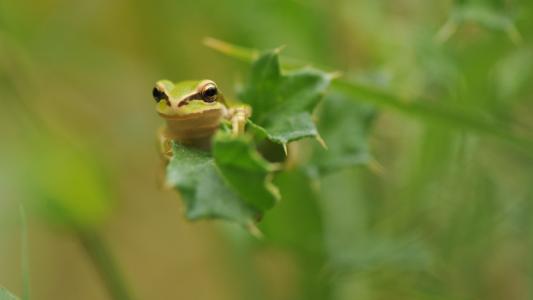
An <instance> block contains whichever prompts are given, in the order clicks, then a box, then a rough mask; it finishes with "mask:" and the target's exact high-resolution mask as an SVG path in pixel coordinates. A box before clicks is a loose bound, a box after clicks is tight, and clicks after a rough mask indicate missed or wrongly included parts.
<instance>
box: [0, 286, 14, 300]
mask: <svg viewBox="0 0 533 300" xmlns="http://www.w3.org/2000/svg"><path fill="white" fill-rule="evenodd" d="M0 300H18V298H17V297H16V296H15V295H13V294H11V293H10V292H9V291H8V290H6V289H5V288H3V287H0Z"/></svg>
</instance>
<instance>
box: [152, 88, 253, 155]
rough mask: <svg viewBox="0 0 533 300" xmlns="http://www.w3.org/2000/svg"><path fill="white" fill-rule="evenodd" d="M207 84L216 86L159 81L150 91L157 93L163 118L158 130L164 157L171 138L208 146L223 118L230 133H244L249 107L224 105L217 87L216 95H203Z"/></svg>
mask: <svg viewBox="0 0 533 300" xmlns="http://www.w3.org/2000/svg"><path fill="white" fill-rule="evenodd" d="M208 87H215V88H216V84H215V83H214V82H213V81H211V80H198V81H182V82H178V83H172V82H171V81H168V80H160V81H158V82H157V83H156V85H155V88H154V91H155V90H157V92H158V93H159V97H158V98H159V99H156V100H158V103H157V105H156V111H157V112H158V114H159V115H160V116H161V117H163V118H164V119H165V120H166V125H165V127H164V128H162V129H161V130H160V133H159V140H160V146H161V152H162V154H163V156H164V157H166V158H170V157H171V156H172V150H171V146H170V145H171V143H170V141H172V140H174V141H177V142H180V143H182V144H185V145H189V146H192V147H196V148H201V149H206V150H207V149H209V148H210V144H211V143H210V141H211V137H212V135H213V134H214V132H215V131H216V129H217V128H218V127H219V124H220V122H221V121H222V120H224V119H225V120H228V121H229V122H230V123H231V125H232V131H233V134H234V135H239V134H242V133H243V132H244V125H245V123H246V120H247V119H248V118H249V117H250V108H249V107H247V106H242V105H241V106H235V107H231V108H228V107H227V105H226V102H225V100H224V96H223V95H222V93H221V92H220V91H218V88H216V90H217V93H216V95H214V96H211V97H207V96H206V95H207V94H205V91H206V89H207V88H208Z"/></svg>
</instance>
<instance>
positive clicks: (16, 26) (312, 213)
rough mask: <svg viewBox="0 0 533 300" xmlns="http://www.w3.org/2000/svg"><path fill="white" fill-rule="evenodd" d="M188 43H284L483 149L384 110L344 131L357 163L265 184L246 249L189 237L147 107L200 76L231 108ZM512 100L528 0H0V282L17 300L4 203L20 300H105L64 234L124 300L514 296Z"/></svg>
mask: <svg viewBox="0 0 533 300" xmlns="http://www.w3.org/2000/svg"><path fill="white" fill-rule="evenodd" d="M208 36H211V37H216V38H219V39H222V40H226V41H229V42H232V43H236V44H239V45H243V46H246V47H251V48H257V49H269V48H274V47H278V46H280V45H285V46H286V48H285V49H284V52H283V54H286V55H288V56H291V57H295V58H298V59H300V60H302V61H307V62H310V63H311V64H313V65H318V66H327V67H328V68H329V69H334V70H339V71H342V72H343V73H344V74H345V76H346V77H348V78H354V79H355V80H358V81H360V82H370V83H373V84H377V85H379V86H381V87H383V88H385V89H387V90H389V91H390V92H391V93H393V94H394V95H397V96H398V97H402V98H405V99H414V98H416V97H418V96H423V97H424V99H429V100H427V101H432V102H435V103H441V104H442V103H444V104H446V105H449V106H451V107H454V108H456V109H458V110H461V111H468V112H473V113H475V115H478V116H479V118H480V119H483V118H485V117H487V116H490V117H491V118H493V119H496V120H498V122H500V123H501V131H502V132H501V133H500V134H499V136H500V137H499V138H497V137H489V136H484V135H478V134H476V133H473V132H470V131H468V130H465V129H464V128H459V129H458V128H457V126H453V123H454V121H455V120H453V119H452V120H448V122H441V121H442V120H441V121H437V120H433V119H431V118H425V116H417V115H416V114H417V112H414V113H411V114H402V113H399V112H397V111H395V110H388V109H386V108H385V109H382V108H379V109H377V110H376V111H375V113H373V114H371V117H368V116H366V115H365V117H363V116H361V115H358V114H354V115H353V116H347V117H345V119H344V120H345V122H344V124H343V126H344V129H345V130H344V131H343V132H344V134H346V138H347V139H349V138H353V137H351V136H350V126H352V125H351V124H352V123H350V122H353V128H354V130H353V135H354V136H357V138H360V139H362V142H363V143H365V142H368V143H369V146H368V149H370V155H371V156H372V159H371V160H369V161H370V163H368V160H365V159H363V160H361V164H359V165H357V166H345V167H344V168H341V169H338V170H336V171H335V172H330V173H328V175H327V176H324V177H321V178H320V179H310V178H309V177H308V176H307V175H306V172H304V171H303V169H302V168H298V167H295V168H293V169H292V170H290V171H287V172H284V173H281V174H279V175H278V176H277V178H276V182H277V184H278V185H279V186H280V188H281V191H282V196H283V201H282V203H281V204H279V205H278V206H277V207H275V208H274V209H273V210H272V211H271V212H269V213H267V215H266V216H265V219H264V222H263V224H262V225H261V226H262V230H263V231H264V232H265V238H264V239H262V240H260V241H258V240H256V239H254V238H252V237H250V236H249V235H248V234H247V233H246V232H244V231H243V230H240V229H238V228H235V227H232V226H229V225H227V224H222V223H221V222H205V221H202V222H197V223H189V222H187V221H186V220H184V218H183V215H182V212H183V208H182V205H181V203H180V201H179V197H178V196H177V195H176V194H175V193H173V192H168V191H164V190H162V189H160V188H159V187H158V179H157V177H158V167H159V157H158V154H157V152H156V147H155V132H156V129H157V128H158V127H159V126H160V124H161V123H162V122H161V120H159V118H158V116H157V115H156V113H155V111H154V102H153V100H152V99H151V95H150V92H151V88H152V85H153V83H154V82H155V81H156V80H158V79H161V78H168V79H172V80H174V81H179V80H185V79H201V78H210V79H213V80H215V81H216V82H217V83H218V84H219V86H221V87H222V89H223V90H224V92H225V93H226V94H229V95H234V87H235V85H236V84H237V83H238V82H241V81H242V78H244V76H246V71H247V68H248V65H247V64H244V63H240V62H237V61H234V60H233V59H231V58H227V57H224V56H222V55H220V54H218V53H216V52H214V51H213V50H211V49H209V48H207V47H205V46H204V45H203V44H202V40H203V39H204V38H205V37H208ZM532 97H533V2H531V1H529V0H520V1H519V0H516V1H513V0H507V1H506V0H486V1H466V0H463V1H447V0H438V1H437V0H435V1H423V0H400V1H351V0H307V1H304V0H261V1H248V0H246V1H245V0H226V1H215V0H196V1H171V0H156V1H141V0H131V1H126V0H115V1H103V0H96V1H65V0H26V1H15V0H3V1H1V2H0V105H1V106H0V107H1V109H0V137H1V142H0V145H1V146H0V165H1V167H0V285H2V286H5V287H7V288H8V289H10V290H11V291H13V292H15V293H17V294H19V295H21V294H22V290H23V283H22V279H21V278H22V274H21V273H22V271H21V269H20V264H19V261H20V259H21V256H22V252H21V247H20V239H21V238H20V226H19V214H18V210H19V203H24V205H25V207H26V208H27V210H28V212H29V213H28V222H29V241H30V248H29V253H30V256H29V261H30V270H31V288H32V299H43V300H44V299H54V300H59V299H80V300H83V299H108V295H107V292H106V289H105V285H104V284H103V283H102V281H101V280H100V278H99V277H98V273H97V271H96V269H95V267H94V265H92V264H91V260H89V259H88V257H87V255H86V254H85V253H84V251H83V248H82V247H80V244H79V242H78V240H77V238H76V234H75V233H76V232H78V230H91V231H92V230H94V231H98V232H100V233H101V234H102V235H103V237H104V238H105V240H107V241H108V243H109V246H110V248H111V249H112V251H113V252H114V255H115V257H116V259H117V261H118V264H119V265H120V266H121V268H122V270H123V272H124V276H125V280H126V281H127V282H128V285H129V287H130V289H131V290H132V291H133V293H134V294H135V295H136V298H137V299H532V298H533V290H532V288H533V269H532V268H533V257H532V255H533V223H532V220H533V218H532V216H533V156H532V155H531V152H530V151H528V150H531V149H532V148H528V149H525V150H526V151H523V150H524V149H518V148H517V147H515V146H513V145H511V144H510V143H509V142H506V139H507V137H510V136H516V135H519V136H522V137H524V138H527V139H531V138H532V137H533V134H532V133H533V118H531V114H532V113H533V101H532V100H533V99H532ZM326 100H327V99H326ZM361 107H362V108H364V109H371V108H368V106H367V105H363V106H361ZM341 110H342V109H341ZM372 111H373V110H372ZM418 113H420V112H418ZM418 117H420V118H418ZM365 118H366V119H365ZM368 118H370V119H371V121H370V119H368ZM420 120H422V121H420ZM362 123H365V124H367V123H368V126H367V127H365V128H366V129H365V130H364V132H366V133H367V134H368V135H364V134H362V133H361V132H360V131H359V129H360V128H361V126H362V125H361V124H362ZM322 126H327V124H323V125H322ZM309 143H311V142H309V141H307V142H305V141H304V142H301V143H298V146H300V147H302V148H305V147H309ZM333 147H334V145H333ZM365 147H366V146H365ZM363 148H364V147H363ZM364 150H365V151H366V148H365V149H364ZM362 151H363V150H362ZM528 152H529V153H528ZM304 165H305V164H304Z"/></svg>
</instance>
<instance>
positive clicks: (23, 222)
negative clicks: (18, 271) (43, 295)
mask: <svg viewBox="0 0 533 300" xmlns="http://www.w3.org/2000/svg"><path fill="white" fill-rule="evenodd" d="M19 213H20V231H21V234H20V235H21V245H20V247H21V252H22V255H21V262H20V263H21V267H22V288H23V290H22V299H23V300H30V264H29V250H28V249H29V247H28V223H27V219H26V211H25V210H24V206H22V204H21V205H20V207H19Z"/></svg>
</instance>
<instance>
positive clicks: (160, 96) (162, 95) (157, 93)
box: [152, 88, 167, 102]
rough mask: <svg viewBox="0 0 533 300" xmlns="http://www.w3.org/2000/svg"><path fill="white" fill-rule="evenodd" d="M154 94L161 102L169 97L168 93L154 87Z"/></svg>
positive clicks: (156, 99)
mask: <svg viewBox="0 0 533 300" xmlns="http://www.w3.org/2000/svg"><path fill="white" fill-rule="evenodd" d="M152 96H154V99H155V101H156V102H159V101H161V100H163V99H165V98H167V95H166V94H165V93H164V92H162V91H160V90H159V89H158V88H154V89H153V90H152Z"/></svg>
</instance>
